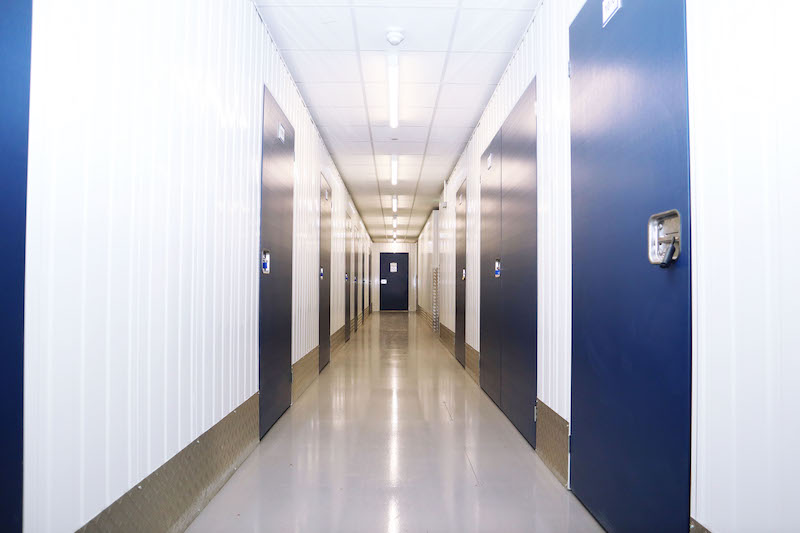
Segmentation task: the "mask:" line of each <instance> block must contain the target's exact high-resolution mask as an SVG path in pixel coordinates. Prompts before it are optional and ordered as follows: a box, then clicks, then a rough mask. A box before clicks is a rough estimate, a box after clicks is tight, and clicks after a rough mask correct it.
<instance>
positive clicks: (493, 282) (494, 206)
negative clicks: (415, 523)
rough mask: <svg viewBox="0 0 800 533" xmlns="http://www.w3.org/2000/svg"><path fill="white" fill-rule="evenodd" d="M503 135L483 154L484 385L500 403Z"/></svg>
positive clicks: (481, 364) (482, 322)
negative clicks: (497, 272)
mask: <svg viewBox="0 0 800 533" xmlns="http://www.w3.org/2000/svg"><path fill="white" fill-rule="evenodd" d="M502 137H503V135H502V130H501V131H499V132H497V135H495V137H494V139H493V140H492V142H491V144H489V147H488V148H487V149H486V151H485V152H484V153H483V156H482V157H481V273H480V275H481V311H480V313H481V322H480V334H481V337H480V343H481V350H480V351H481V356H480V368H481V388H482V389H483V390H484V391H485V392H486V394H488V395H489V397H490V398H491V399H492V401H494V403H496V404H497V405H502V404H501V373H502V365H503V360H502V357H503V338H502V326H503V321H502V316H501V314H502V304H503V301H502V297H501V292H502V291H501V289H502V282H501V280H502V278H501V277H498V276H496V275H495V263H496V262H497V261H499V260H500V252H501V245H500V243H501V238H502V234H501V230H502V228H501V217H502V190H501V179H500V172H501V166H502V159H503V155H502Z"/></svg>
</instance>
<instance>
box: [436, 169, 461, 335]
mask: <svg viewBox="0 0 800 533" xmlns="http://www.w3.org/2000/svg"><path fill="white" fill-rule="evenodd" d="M463 181H464V172H460V165H459V167H458V168H456V170H455V171H454V172H453V173H452V175H451V177H450V179H449V180H448V181H446V182H445V184H444V189H443V190H442V198H441V200H440V202H441V203H440V209H439V235H438V240H439V322H440V323H441V324H442V325H443V326H445V327H446V328H448V329H449V330H450V331H453V332H455V329H456V203H457V202H456V193H457V192H458V188H459V187H460V186H461V183H462V182H463ZM445 205H446V207H444V206H445Z"/></svg>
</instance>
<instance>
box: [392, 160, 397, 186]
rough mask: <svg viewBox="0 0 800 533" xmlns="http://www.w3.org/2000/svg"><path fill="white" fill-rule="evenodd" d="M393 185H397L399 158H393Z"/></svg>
mask: <svg viewBox="0 0 800 533" xmlns="http://www.w3.org/2000/svg"><path fill="white" fill-rule="evenodd" d="M392 185H397V156H396V155H393V156H392Z"/></svg>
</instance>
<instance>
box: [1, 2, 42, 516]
mask: <svg viewBox="0 0 800 533" xmlns="http://www.w3.org/2000/svg"><path fill="white" fill-rule="evenodd" d="M31 22H32V2H31V0H4V1H3V3H2V4H0V120H2V126H0V162H2V166H0V225H2V228H3V231H2V233H0V250H2V251H3V261H2V263H0V294H2V296H0V328H2V329H1V330H0V331H1V332H2V339H3V357H2V366H0V390H1V391H2V399H0V424H2V428H3V439H2V445H0V452H1V453H0V476H2V482H0V516H2V524H3V531H22V395H23V391H22V387H23V360H24V353H23V336H24V328H23V320H24V300H25V216H26V215H25V211H26V206H27V197H28V194H27V183H28V116H29V113H28V112H29V102H30V87H31V86H30V82H31ZM42 386H44V384H42Z"/></svg>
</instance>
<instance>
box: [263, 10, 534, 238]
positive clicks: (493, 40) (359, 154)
mask: <svg viewBox="0 0 800 533" xmlns="http://www.w3.org/2000/svg"><path fill="white" fill-rule="evenodd" d="M539 1H540V0H491V1H490V0H405V1H397V0H395V1H389V0H350V1H348V0H328V1H324V0H308V1H303V0H255V4H256V6H257V7H258V10H259V12H260V13H261V17H262V18H263V20H264V23H265V24H266V25H267V28H268V29H269V31H270V33H271V34H272V37H273V39H275V42H276V43H277V45H278V48H279V49H280V50H281V53H282V55H283V57H284V59H285V61H286V64H287V66H288V67H289V70H290V71H291V73H292V76H293V77H294V79H295V81H296V82H297V85H298V87H299V88H300V92H301V93H302V95H303V98H304V99H305V102H306V105H308V108H309V110H310V111H311V115H312V116H313V117H314V121H315V122H316V123H317V126H318V127H319V130H320V132H321V134H322V137H323V139H324V140H325V144H326V145H327V146H328V149H329V150H330V152H331V155H332V156H333V159H334V162H335V163H336V166H337V168H338V169H339V171H340V173H341V174H342V178H343V179H344V181H345V184H346V185H347V188H348V189H349V191H350V194H351V195H352V197H353V202H354V203H355V204H356V207H357V208H358V210H359V212H360V213H361V216H362V218H363V219H364V223H365V224H366V226H367V231H368V232H369V233H370V235H371V237H372V239H373V241H384V240H387V239H388V238H390V237H391V232H392V216H393V213H392V195H393V194H397V195H398V204H399V207H398V213H397V215H398V232H397V233H398V235H397V237H398V240H410V241H414V240H416V238H417V237H418V236H419V233H420V231H422V227H423V225H424V224H425V221H426V220H427V218H428V214H429V213H430V211H431V209H433V208H435V207H437V206H438V200H439V195H440V194H441V190H442V182H443V181H444V180H445V179H446V178H447V177H448V176H449V175H450V172H451V171H452V169H453V166H454V165H455V163H456V162H457V161H458V157H459V156H460V155H461V152H462V151H463V150H464V146H465V145H466V142H467V141H468V140H469V136H470V134H471V133H472V130H473V129H474V128H475V126H476V125H477V122H478V120H479V118H480V115H481V112H482V111H483V109H484V108H485V107H486V103H487V102H488V101H489V98H490V97H491V95H492V92H493V91H494V88H495V86H496V84H497V83H498V81H499V79H500V76H501V75H502V73H503V71H504V70H505V67H506V65H507V64H508V62H509V60H510V59H511V54H512V52H513V51H514V49H515V47H516V45H517V43H518V42H519V40H520V38H521V37H522V34H523V32H524V31H525V28H526V27H527V26H528V23H529V22H530V20H531V17H532V16H533V11H534V8H535V7H536V5H537V4H538V3H539ZM390 29H400V30H401V31H402V32H403V33H404V35H405V40H404V41H403V42H402V43H401V44H400V45H399V46H398V47H397V50H398V52H399V54H398V55H399V63H400V113H399V114H400V126H399V127H398V128H396V129H392V128H390V127H389V107H388V86H387V76H386V52H387V51H388V50H389V49H391V48H392V46H391V45H389V43H388V42H387V41H386V32H387V31H388V30H390ZM392 154H397V155H398V156H399V179H398V184H397V186H392V184H391V182H390V181H389V180H390V160H391V155H392Z"/></svg>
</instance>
